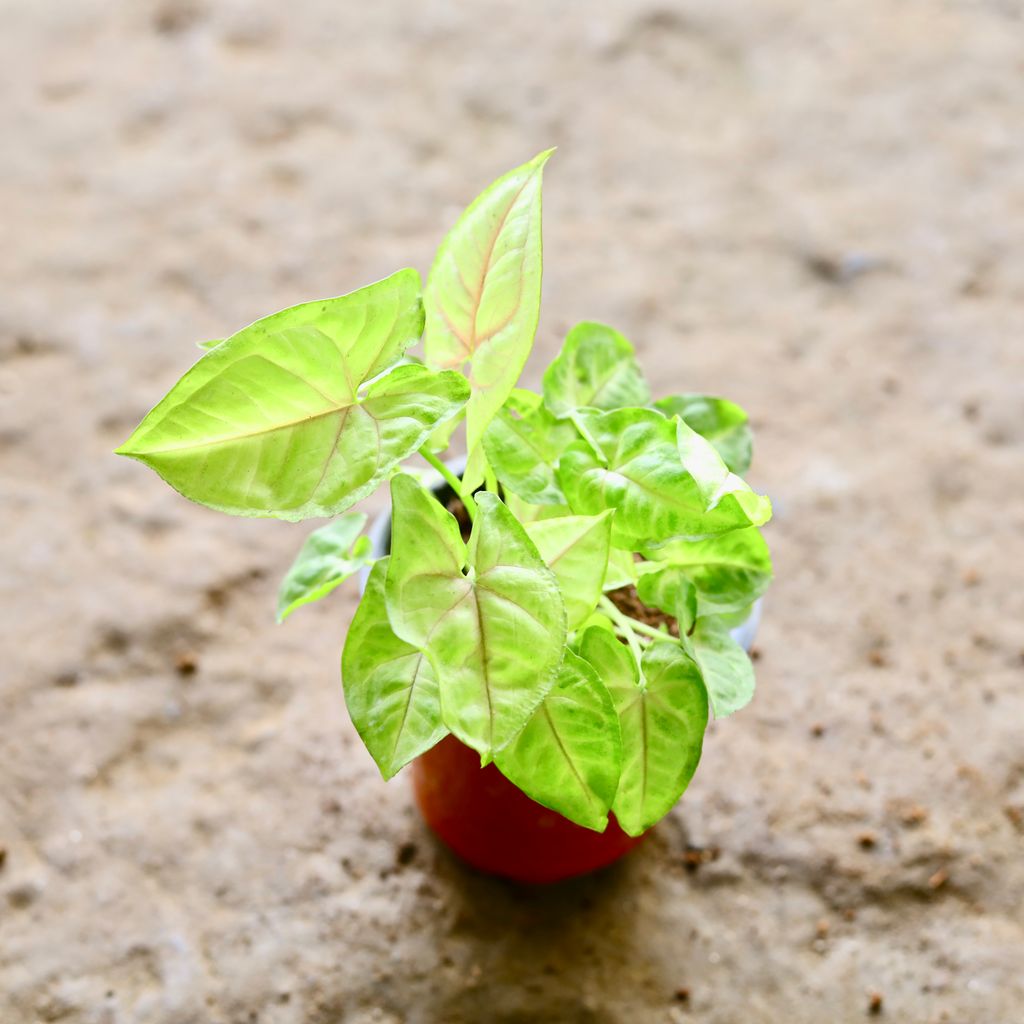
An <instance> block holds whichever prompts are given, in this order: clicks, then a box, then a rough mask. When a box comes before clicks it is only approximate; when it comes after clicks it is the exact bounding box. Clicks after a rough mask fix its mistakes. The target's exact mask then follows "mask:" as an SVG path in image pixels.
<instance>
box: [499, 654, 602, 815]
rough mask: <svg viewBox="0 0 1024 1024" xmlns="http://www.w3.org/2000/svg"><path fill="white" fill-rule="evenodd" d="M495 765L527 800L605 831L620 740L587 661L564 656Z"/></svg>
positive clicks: (595, 677)
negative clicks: (551, 683)
mask: <svg viewBox="0 0 1024 1024" xmlns="http://www.w3.org/2000/svg"><path fill="white" fill-rule="evenodd" d="M495 764H496V765H497V766H498V768H499V769H500V770H501V772H502V774H504V775H505V777H506V778H507V779H509V780H510V781H511V782H513V783H514V784H515V785H516V786H518V787H519V788H520V789H521V790H522V791H523V792H524V793H525V794H526V795H527V796H528V797H530V799H532V800H536V801H537V803H539V804H543V805H544V806H545V807H550V808H551V809H552V810H553V811H557V812H558V813H559V814H562V815H564V816H565V817H566V818H568V819H569V820H570V821H574V822H576V824H577V825H582V826H583V827H584V828H590V829H594V830H595V831H597V832H603V831H604V829H605V827H606V826H607V824H608V809H609V807H611V804H612V800H613V799H614V798H615V790H616V788H617V787H618V782H619V772H620V771H621V768H622V740H621V738H620V732H619V719H618V715H617V713H616V711H615V705H614V704H613V703H612V699H611V696H610V695H609V693H608V690H607V689H606V688H605V686H604V684H603V683H602V682H601V680H600V679H599V678H598V676H597V674H596V673H595V672H594V670H593V668H591V666H590V665H588V664H587V662H585V661H584V660H583V659H582V658H579V657H577V655H575V654H573V653H572V652H571V651H566V652H565V657H564V659H563V661H562V664H561V666H560V667H559V670H558V675H557V677H556V681H555V685H554V687H553V688H552V689H551V690H550V691H549V692H548V694H547V696H546V697H545V698H544V700H543V701H542V703H541V705H540V707H538V708H537V710H536V711H535V712H534V713H533V716H532V717H531V718H530V720H529V721H528V722H527V723H526V726H525V728H524V729H523V731H522V732H521V733H520V734H519V735H518V736H517V737H516V738H515V739H514V740H513V741H512V743H511V744H509V746H507V747H506V748H505V749H504V750H502V751H501V752H500V753H499V754H498V755H497V756H496V757H495Z"/></svg>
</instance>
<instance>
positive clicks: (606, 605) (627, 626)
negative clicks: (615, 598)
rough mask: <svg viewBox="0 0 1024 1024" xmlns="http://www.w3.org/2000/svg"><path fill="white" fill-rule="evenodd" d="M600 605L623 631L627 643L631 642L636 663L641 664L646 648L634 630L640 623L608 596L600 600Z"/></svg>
mask: <svg viewBox="0 0 1024 1024" xmlns="http://www.w3.org/2000/svg"><path fill="white" fill-rule="evenodd" d="M598 607H599V608H600V609H601V610H602V611H603V612H605V613H606V614H607V615H608V617H609V618H610V619H611V620H612V622H614V623H615V625H616V626H618V627H619V629H620V630H621V631H622V634H623V636H624V637H625V640H626V643H627V644H629V649H630V650H631V651H632V652H633V657H634V658H636V663H637V664H638V665H639V664H640V662H641V660H642V659H643V654H644V650H643V648H642V647H641V646H640V639H639V637H638V636H637V635H636V633H634V632H633V627H634V626H638V625H639V623H638V622H635V621H634V620H633V619H631V618H630V617H629V616H628V615H624V614H623V613H622V612H620V611H619V609H618V608H616V607H615V605H614V604H612V602H611V601H609V600H608V598H607V597H602V598H601V600H600V602H598Z"/></svg>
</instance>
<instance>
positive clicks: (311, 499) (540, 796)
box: [118, 152, 771, 882]
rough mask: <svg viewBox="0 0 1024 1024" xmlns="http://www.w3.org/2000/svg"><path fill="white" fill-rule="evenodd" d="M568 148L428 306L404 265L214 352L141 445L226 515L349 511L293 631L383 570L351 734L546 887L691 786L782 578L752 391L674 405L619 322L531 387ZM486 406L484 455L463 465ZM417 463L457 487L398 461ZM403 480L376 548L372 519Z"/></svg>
mask: <svg viewBox="0 0 1024 1024" xmlns="http://www.w3.org/2000/svg"><path fill="white" fill-rule="evenodd" d="M549 156H550V152H546V153H542V154H540V155H539V156H537V157H536V158H535V159H533V160H531V161H530V162H528V163H526V164H523V165H522V166H521V167H517V168H516V169H515V170H512V171H510V172H509V173H508V174H506V175H504V176H503V177H501V178H499V179H498V180H497V181H496V182H494V183H493V184H492V185H491V186H490V187H489V188H488V189H486V190H485V191H484V192H483V193H482V194H481V195H480V196H479V197H478V198H477V199H476V200H475V201H474V202H473V203H472V204H471V205H470V206H469V207H468V209H467V210H466V211H465V213H464V214H463V215H462V217H461V218H460V220H459V221H458V223H457V224H456V226H455V227H454V229H453V230H452V231H451V232H450V234H449V235H448V236H447V237H446V238H445V240H444V242H443V243H442V245H441V247H440V249H439V251H438V253H437V257H436V259H435V262H434V265H433V267H432V269H431V272H430V275H429V277H428V279H427V283H426V288H425V289H423V291H422V294H421V287H420V279H419V276H418V274H417V273H416V271H414V270H408V269H406V270H400V271H398V272H397V273H395V274H393V275H392V276H391V277H388V278H386V279H384V280H383V281H379V282H377V283H376V284H372V285H369V286H368V287H366V288H362V289H359V290H358V291H354V292H351V293H349V294H347V295H343V296H341V297H338V298H332V299H325V300H320V301H316V302H308V303H305V304H303V305H299V306H294V307H291V308H289V309H286V310H283V311H281V312H279V313H275V314H273V315H272V316H269V317H266V318H264V319H262V320H257V321H256V322H255V323H254V324H251V325H250V326H248V327H245V328H243V329H242V330H240V331H238V332H237V333H235V334H233V335H231V336H230V337H229V338H227V339H225V340H223V341H219V342H211V343H207V344H206V345H204V347H205V348H206V349H207V351H206V352H205V353H204V354H203V356H202V357H201V358H200V359H199V360H198V362H196V363H195V365H194V366H193V367H192V368H191V369H190V370H189V371H188V372H187V373H186V374H185V375H184V376H183V377H182V378H181V380H179V381H178V383H177V384H175V385H174V387H173V388H171V390H170V391H169V392H168V394H167V395H166V397H164V398H163V399H162V400H161V401H160V402H159V403H158V404H157V405H156V406H155V407H154V408H153V409H152V411H151V412H150V413H149V414H148V415H147V416H146V417H145V419H144V420H143V421H142V423H141V424H140V425H139V427H138V428H137V429H136V430H135V432H134V433H133V434H132V436H131V437H130V438H129V439H128V441H127V442H126V443H125V444H124V445H123V446H122V447H121V448H119V449H118V452H119V453H120V454H122V455H127V456H130V457H132V458H135V459H138V460H139V461H141V462H144V463H146V464H147V465H148V466H150V467H151V468H152V469H154V470H155V471H156V472H157V473H158V474H159V475H160V476H161V477H162V478H163V479H164V480H165V481H166V482H167V483H169V484H170V485H171V486H172V487H174V488H175V489H176V490H178V491H180V492H181V493H182V494H183V495H184V496H185V497H187V498H190V499H191V500H193V501H197V502H199V503H201V504H204V505H207V506H209V507H210V508H214V509H218V510H220V511H223V512H228V513H231V514H234V515H242V516H273V517H277V518H281V519H287V520H300V519H309V518H316V517H327V518H330V519H331V522H330V523H328V524H327V525H326V526H323V527H321V528H320V529H318V530H316V531H314V532H313V533H312V534H311V535H310V536H309V538H308V539H307V541H306V543H305V545H304V546H303V548H302V550H301V551H300V553H299V555H298V558H297V559H296V561H295V564H294V565H293V566H292V568H291V569H290V571H289V572H288V574H287V576H286V577H285V579H284V581H283V583H282V586H281V592H280V599H279V608H278V617H279V619H284V618H285V617H286V616H287V615H289V614H290V613H291V612H292V611H294V610H295V609H296V608H297V607H299V606H300V605H302V604H304V603H307V602H309V601H312V600H316V599H318V598H321V597H323V596H324V595H325V594H327V593H329V592H330V591H331V590H333V589H334V588H335V587H337V586H338V585H339V584H340V583H342V582H343V581H344V580H345V579H347V578H348V577H350V576H352V575H354V574H356V573H358V572H360V571H363V572H364V573H365V574H367V575H366V578H365V588H364V592H363V594H362V599H361V601H360V603H359V607H358V609H357V611H356V614H355V617H354V619H353V621H352V624H351V627H350V629H349V632H348V636H347V639H346V641H345V646H344V652H343V655H342V678H343V685H344V693H345V699H346V702H347V705H348V708H349V711H350V714H351V717H352V720H353V722H354V724H355V726H356V729H357V730H358V732H359V734H360V736H361V737H362V739H363V741H364V742H365V744H366V747H367V749H368V750H369V752H370V754H371V755H372V756H373V758H374V760H375V761H376V763H377V765H378V766H379V768H380V771H381V773H382V775H383V776H384V778H385V779H388V778H391V777H392V776H393V775H395V774H396V773H397V772H398V771H399V770H400V769H402V768H403V767H404V766H405V765H408V764H410V763H412V764H413V765H414V768H413V782H414V787H415V793H416V797H417V802H418V803H419V805H420V808H421V810H422V812H423V814H424V816H425V818H426V820H427V822H428V824H430V826H431V827H432V828H433V829H434V830H435V831H436V832H437V833H438V834H439V835H440V836H441V838H442V839H443V840H445V842H447V843H448V845H449V846H450V847H452V848H453V849H454V850H455V851H456V853H458V854H460V855H461V856H462V857H463V858H464V859H465V860H467V861H469V862H470V863H472V864H474V865H476V866H477V867H480V868H482V869H484V870H487V871H490V872H493V873H496V874H501V875H506V876H508V877H512V878H516V879H519V880H523V881H531V882H546V881H554V880H556V879H559V878H564V877H568V876H571V875H574V874H579V873H581V872H584V871H588V870H592V869H594V868H596V867H600V866H602V865H604V864H606V863H609V862H610V861H612V860H614V859H615V858H616V857H618V856H621V855H622V854H623V853H624V852H625V851H626V850H627V849H629V847H630V846H632V845H634V844H635V843H636V842H637V841H638V839H639V837H641V836H642V835H643V834H644V833H645V832H646V831H647V830H648V829H649V828H650V827H651V826H652V825H654V824H655V823H656V822H657V821H658V820H659V819H660V818H662V817H663V816H664V815H665V814H666V813H667V812H668V811H669V810H670V809H671V807H672V806H673V805H674V804H675V803H676V801H677V800H678V799H679V797H680V795H681V794H682V793H683V791H684V790H685V789H686V787H687V785H688V783H689V781H690V779H691V777H692V776H693V773H694V771H695V769H696V767H697V762H698V760H699V758H700V753H701V746H702V741H703V737H704V731H705V728H706V725H707V721H708V717H709V714H714V715H715V716H716V717H724V716H725V715H728V714H730V713H732V712H733V711H736V710H737V709H738V708H740V707H742V706H743V705H744V704H746V703H747V702H748V701H749V700H750V698H751V695H752V693H753V688H754V677H753V671H752V668H751V664H750V661H749V659H748V657H747V655H746V653H745V651H744V648H743V645H742V644H741V643H740V642H738V639H737V637H739V639H743V637H742V636H741V635H740V634H736V633H735V631H736V630H737V629H742V628H745V629H746V630H747V633H748V634H749V633H750V631H751V630H752V627H753V616H752V609H753V610H754V612H756V607H757V602H758V600H759V598H760V596H761V594H762V593H763V592H764V590H765V588H766V587H767V585H768V582H769V580H770V577H771V562H770V558H769V554H768V549H767V547H766V545H765V542H764V539H763V537H762V535H761V533H760V530H759V528H760V527H761V526H762V525H763V524H764V523H765V522H766V521H767V520H768V518H769V517H770V514H771V506H770V504H769V502H768V499H767V498H765V497H763V496H761V495H758V494H756V493H755V492H754V491H752V490H751V489H750V487H749V486H748V485H747V484H746V483H745V482H744V481H743V479H742V477H741V475H740V474H742V473H744V472H745V471H746V469H747V467H748V465H749V462H750V452H751V442H750V431H749V426H748V423H747V417H746V415H745V414H744V413H743V411H742V410H741V409H740V408H739V407H738V406H736V405H734V404H733V403H731V402H728V401H726V400H724V399H720V398H711V397H707V396H701V395H693V394H685V395H675V396H670V397H666V398H661V399H659V400H653V399H652V396H651V393H650V390H649V387H648V384H647V383H646V381H645V379H644V376H643V374H642V372H641V370H640V367H639V366H638V364H637V361H636V359H635V356H634V352H633V348H632V346H631V345H630V344H629V342H628V341H627V340H626V339H625V338H624V337H623V336H622V335H621V334H619V333H618V332H617V331H615V330H612V329H611V328H610V327H606V326H604V325H602V324H597V323H582V324H579V325H578V326H577V327H575V328H573V329H572V330H571V331H570V332H569V334H568V336H567V337H566V339H565V343H564V345H563V346H562V349H561V352H560V353H559V354H558V356H557V357H556V358H555V360H554V361H553V362H552V363H551V365H550V366H549V367H548V368H547V370H546V371H545V373H544V376H543V388H542V393H540V394H537V393H534V392H531V391H527V390H524V389H521V388H517V387H516V384H517V381H518V378H519V375H520V372H521V370H522V368H523V365H524V363H525V362H526V358H527V356H528V354H529V352H530V348H531V346H532V343H533V338H534V334H535V331H536V328H537V321H538V315H539V308H540V292H541V176H542V171H543V167H544V164H545V163H546V161H547V159H548V157H549ZM421 336H422V340H423V355H422V357H414V356H413V355H411V354H410V351H409V350H410V348H411V347H412V346H413V345H414V344H415V343H416V342H417V341H419V340H420V339H421ZM461 423H464V424H465V440H466V450H467V452H468V454H467V457H466V459H465V461H464V462H463V463H461V464H454V463H445V462H444V461H443V460H442V458H441V454H442V453H443V452H444V451H445V450H446V449H447V448H448V446H449V443H450V441H451V438H452V435H453V432H454V431H455V429H456V428H457V427H458V426H459V425H460V424H461ZM417 455H419V456H421V457H422V458H423V459H424V460H425V461H426V463H427V464H429V466H430V467H432V469H433V471H434V474H435V475H434V476H433V479H425V478H424V475H423V473H422V472H421V471H417V470H415V469H406V468H403V463H405V462H406V460H408V459H410V458H412V457H414V456H417ZM384 483H389V486H390V493H391V516H390V519H385V520H383V521H382V522H381V523H379V524H378V526H377V527H376V529H375V533H376V537H375V539H372V538H371V537H370V536H368V535H367V534H365V533H364V532H363V531H364V527H365V525H366V516H365V515H363V514H362V513H354V512H349V511H348V510H349V509H350V508H351V507H352V506H353V505H355V504H356V503H357V502H358V501H360V500H361V499H363V498H365V497H367V496H368V495H370V494H372V493H373V492H374V491H375V490H376V489H377V488H378V487H380V486H381V485H382V484H384ZM746 642H747V643H749V635H748V637H747V640H746Z"/></svg>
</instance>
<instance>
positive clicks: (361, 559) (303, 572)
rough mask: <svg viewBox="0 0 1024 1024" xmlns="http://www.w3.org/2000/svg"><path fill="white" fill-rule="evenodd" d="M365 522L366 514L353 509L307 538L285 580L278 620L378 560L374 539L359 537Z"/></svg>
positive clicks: (282, 583)
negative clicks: (373, 543)
mask: <svg viewBox="0 0 1024 1024" xmlns="http://www.w3.org/2000/svg"><path fill="white" fill-rule="evenodd" d="M365 525H366V516H365V514H364V513H362V512H353V513H352V514H351V515H347V516H341V517H340V518H339V519H336V520H335V521H334V522H333V523H328V524H327V526H321V527H320V529H319V530H314V531H313V532H312V533H311V534H310V535H309V536H308V537H307V538H306V543H305V544H303V545H302V549H301V550H300V551H299V553H298V555H297V557H296V559H295V561H294V562H293V563H292V567H291V568H290V569H289V570H288V572H287V574H286V575H285V577H284V579H283V580H282V581H281V589H280V590H279V591H278V596H277V621H278V622H284V620H285V619H286V618H287V617H288V616H289V615H291V613H292V612H293V611H295V609H296V608H298V607H300V606H301V605H304V604H309V603H310V602H311V601H318V600H319V599H320V598H321V597H324V596H326V595H327V594H329V593H330V592H331V591H332V590H334V588H335V587H337V586H338V585H339V584H341V583H344V582H345V580H347V579H348V578H349V576H352V575H353V574H354V573H357V572H359V570H360V569H361V568H363V566H365V565H369V564H370V563H371V562H373V561H374V556H373V552H372V550H371V548H372V545H371V543H370V538H369V537H360V536H359V534H360V533H361V532H362V529H363V527H364V526H365Z"/></svg>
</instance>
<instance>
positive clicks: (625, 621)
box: [598, 597, 675, 640]
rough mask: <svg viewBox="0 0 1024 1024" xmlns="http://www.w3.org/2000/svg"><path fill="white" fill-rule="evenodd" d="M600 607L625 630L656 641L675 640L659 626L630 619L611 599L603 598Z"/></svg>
mask: <svg viewBox="0 0 1024 1024" xmlns="http://www.w3.org/2000/svg"><path fill="white" fill-rule="evenodd" d="M598 607H599V608H600V609H601V611H603V612H605V613H606V614H607V615H608V617H609V618H610V619H611V620H612V621H613V622H614V623H615V624H616V625H622V626H623V628H624V629H630V630H633V631H635V632H637V633H645V634H646V635H647V636H649V637H651V638H652V639H654V640H674V639H675V637H673V636H672V635H671V633H666V632H665V631H664V630H663V629H658V627H657V626H648V625H647V623H646V622H637V620H636V619H633V618H630V617H629V616H628V615H626V613H625V612H622V611H620V610H619V609H618V607H617V606H616V605H615V602H614V601H612V600H611V599H610V598H607V597H602V598H601V600H600V602H599V603H598Z"/></svg>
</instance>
